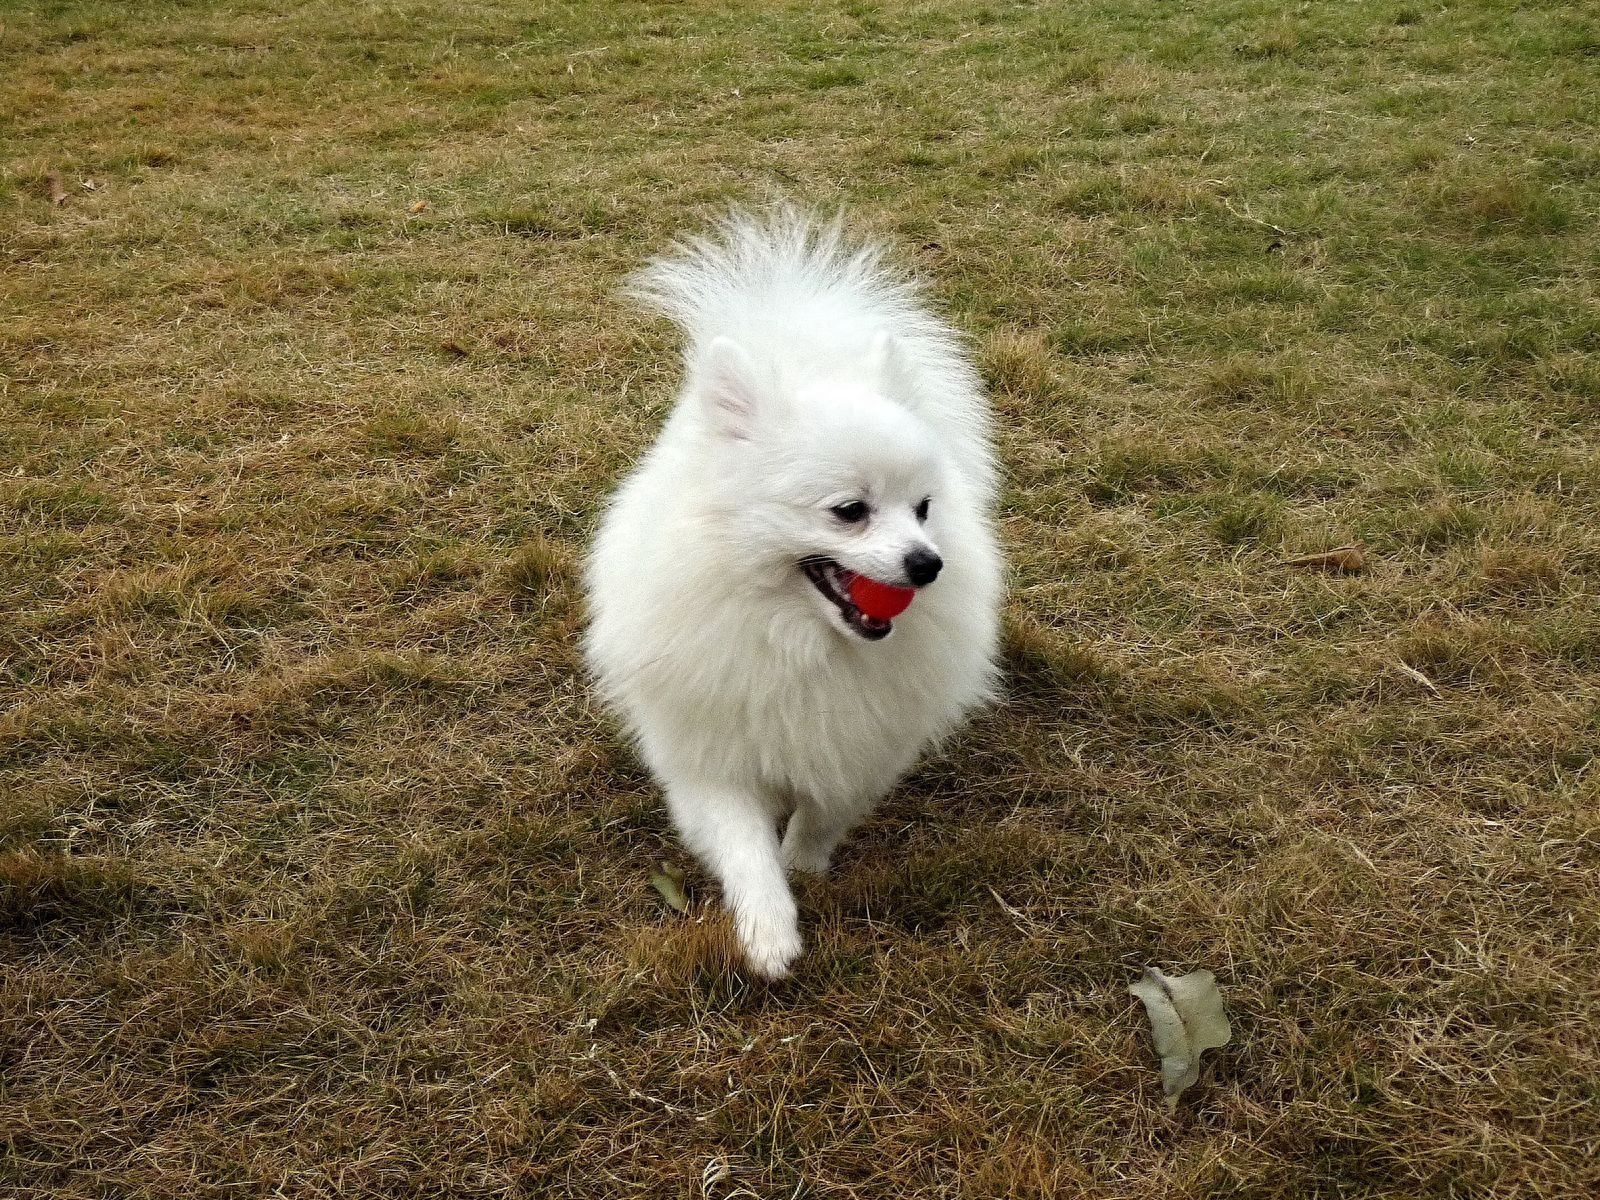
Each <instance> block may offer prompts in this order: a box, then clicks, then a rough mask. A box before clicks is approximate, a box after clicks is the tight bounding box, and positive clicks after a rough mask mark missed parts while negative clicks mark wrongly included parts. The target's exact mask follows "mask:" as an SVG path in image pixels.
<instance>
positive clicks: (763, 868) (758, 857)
mask: <svg viewBox="0 0 1600 1200" xmlns="http://www.w3.org/2000/svg"><path fill="white" fill-rule="evenodd" d="M667 806H668V807H669V808H670V809H671V810H672V818H673V820H674V821H675V822H676V823H677V826H678V832H679V834H681V835H682V837H683V840H684V842H685V843H687V844H688V847H689V849H690V850H691V851H693V852H694V854H695V856H696V857H697V858H699V859H700V861H701V862H703V863H704V864H705V865H706V867H707V868H708V869H709V870H710V871H711V873H712V874H713V875H715V876H716V877H717V879H718V880H719V881H721V883H722V898H723V903H725V904H726V905H727V906H728V907H729V908H731V909H732V910H733V919H734V926H735V928H736V929H737V930H738V931H739V945H740V947H741V948H742V949H743V950H744V953H745V957H746V958H747V959H749V961H750V966H751V967H752V968H753V969H754V970H756V971H758V972H759V973H761V974H762V975H765V976H767V977H768V978H770V979H781V978H782V977H783V976H785V975H787V974H788V973H789V964H790V963H792V962H794V960H795V959H796V958H797V957H799V955H800V929H799V925H798V922H797V919H796V917H797V915H796V912H795V904H794V897H793V896H792V895H791V894H790V892H789V883H788V880H786V879H785V878H784V875H783V861H782V859H781V858H780V857H779V850H778V830H777V822H776V820H775V819H774V817H773V815H772V812H771V810H770V809H769V808H768V806H767V805H766V804H764V803H763V802H762V800H761V798H760V797H759V796H754V795H751V794H749V793H747V792H742V791H739V790H738V789H735V788H728V787H719V786H715V785H706V784H695V785H684V784H670V785H668V788H667Z"/></svg>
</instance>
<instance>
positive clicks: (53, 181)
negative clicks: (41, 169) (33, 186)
mask: <svg viewBox="0 0 1600 1200" xmlns="http://www.w3.org/2000/svg"><path fill="white" fill-rule="evenodd" d="M44 185H45V187H47V188H49V189H50V203H51V204H54V205H55V206H56V207H57V208H60V207H61V206H62V205H63V204H65V203H66V202H67V189H66V188H64V187H63V186H62V185H61V172H60V171H46V172H45V173H44Z"/></svg>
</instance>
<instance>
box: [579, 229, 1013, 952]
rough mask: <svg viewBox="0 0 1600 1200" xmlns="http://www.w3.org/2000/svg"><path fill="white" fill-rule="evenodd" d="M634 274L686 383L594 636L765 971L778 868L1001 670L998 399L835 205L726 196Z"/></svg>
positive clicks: (628, 505)
mask: <svg viewBox="0 0 1600 1200" xmlns="http://www.w3.org/2000/svg"><path fill="white" fill-rule="evenodd" d="M631 294H632V295H633V296H634V297H635V298H636V299H638V300H641V301H643V302H644V303H645V304H646V305H648V306H649V307H651V308H653V309H655V310H656V311H658V312H661V313H663V314H665V315H666V316H667V317H669V318H671V319H672V320H673V321H674V322H675V323H676V324H677V325H678V326H679V327H680V328H681V329H682V331H683V334H684V337H685V342H686V346H685V354H684V382H683V385H682V390H681V392H680V394H679V397H678V400H677V402H676V404H675V406H674V408H673V410H672V413H671V416H670V417H669V418H668V419H667V421H666V423H665V425H664V427H663V428H662V431H661V434H660V436H659V437H658V439H657V440H656V442H655V445H654V446H653V447H652V448H651V450H650V451H649V452H648V453H647V454H646V455H645V456H644V458H643V459H642V460H641V461H640V462H639V464H638V465H637V467H636V468H635V469H634V471H633V473H632V474H631V475H630V476H629V477H628V479H627V480H626V482H624V483H623V484H622V486H621V488H620V489H619V490H618V491H617V493H616V495H615V496H614V497H613V499H612V502H611V504H610V507H609V509H608V510H607V512H606V515H605V517H604V520H603V521H602V523H601V526H600V530H599V533H598V535H597V537H596V539H595V542H594V545H593V548H592V551H591V553H590V556H589V559H588V564H587V572H586V583H587V591H588V602H589V626H588V629H587V633H586V638H585V650H586V654H587V658H588V662H589V665H590V668H591V670H592V671H593V674H594V677H595V679H596V681H597V682H598V685H599V690H600V693H601V695H602V696H603V697H604V698H605V700H606V701H607V703H608V704H609V705H610V706H611V707H612V708H613V709H614V710H615V711H616V712H617V714H618V715H619V716H620V717H621V719H622V721H623V722H624V724H625V725H626V727H627V729H628V732H629V733H630V734H631V735H632V737H633V739H634V740H635V742H636V744H637V746H638V749H639V752H640V754H641V755H642V757H643V758H644V761H645V763H646V764H647V765H648V766H649V768H650V769H651V771H652V772H653V773H654V775H655V777H656V779H657V780H658V782H659V783H660V784H661V786H662V788H663V789H664V791H665V793H666V801H667V806H668V808H669V810H670V811H671V814H672V818H673V821H674V823H675V824H676V826H677V828H678V831H679V833H680V835H681V836H682V838H683V840H684V842H685V843H686V844H687V845H688V847H689V849H690V850H691V851H693V853H694V854H695V855H696V856H697V857H698V858H699V859H700V861H701V862H702V863H704V865H705V866H706V867H707V869H709V870H710V871H711V872H712V873H713V874H714V875H715V876H716V877H717V879H718V880H719V881H720V882H721V885H722V895H723V902H724V904H725V905H726V906H727V907H729V908H731V909H732V912H733V918H734V925H735V927H736V929H737V931H738V937H739V943H740V948H741V949H742V951H743V952H744V955H745V956H746V958H747V959H748V961H749V964H750V966H751V967H752V968H753V969H754V970H755V971H756V972H758V973H760V974H761V975H764V976H766V977H768V978H780V977H782V976H784V975H786V974H787V973H788V971H789V969H790V967H791V965H792V964H793V963H794V960H795V959H796V957H797V956H798V955H799V954H800V950H801V939H800V930H799V925H798V921H797V913H796V909H795V902H794V897H793V895H792V894H791V893H790V890H789V885H788V881H787V879H786V878H785V871H786V869H794V870H799V871H811V872H816V873H819V874H820V873H823V872H826V871H827V869H828V862H829V858H830V856H831V855H832V853H833V851H834V848H835V847H836V846H837V845H838V843H839V841H840V839H841V838H843V837H844V835H845V834H846V833H847V832H848V831H849V830H850V828H851V827H852V826H854V825H855V824H856V823H857V822H859V821H860V820H861V819H862V818H863V817H865V816H866V815H867V814H868V813H869V812H870V811H871V810H872V808H873V806H874V805H875V804H876V803H877V802H878V801H879V800H880V799H881V798H882V797H883V796H884V794H885V793H886V792H888V791H889V789H890V788H892V787H893V786H894V785H895V782H896V781H897V780H898V779H899V778H900V777H901V776H902V775H903V774H905V772H906V771H907V770H908V769H910V767H911V766H912V764H913V763H915V762H916V760H917V757H918V756H919V755H920V754H921V753H922V752H923V751H924V750H925V749H927V748H928V747H929V746H930V745H931V744H933V743H934V742H936V741H937V740H938V739H939V738H940V737H942V736H943V735H944V734H946V733H948V732H949V731H950V730H951V729H952V728H954V727H955V726H956V724H957V723H958V722H959V721H960V720H961V719H962V717H963V716H964V715H965V714H966V713H968V712H969V711H970V710H971V709H972V708H973V707H974V706H976V705H979V704H981V703H983V702H984V701H985V700H986V699H987V698H988V697H989V696H990V694H991V689H992V687H993V683H994V678H995V651H996V640H997V629H998V621H999V605H1000V599H1001V588H1002V562H1001V556H1000V551H999V548H998V546H997V544H996V540H995V535H994V529H993V524H992V515H991V513H992V509H993V506H994V501H995V489H996V479H995V466H994V460H993V456H992V453H991V450H990V444H989V413H988V408H987V405H986V403H985V401H984V399H983V395H982V391H981V385H980V381H979V377H978V373H977V371H976V370H975V369H974V368H973V365H972V363H971V361H970V359H969V358H968V356H967V353H966V351H965V349H964V346H963V343H962V339H961V338H960V337H959V336H958V335H957V333H956V332H955V330H954V329H953V328H952V327H951V326H950V325H948V324H947V323H946V322H945V321H943V320H941V319H940V318H939V317H937V316H935V315H933V314H932V313H931V312H929V310H928V309H927V308H926V307H924V306H923V304H922V303H921V302H920V300H919V298H918V294H917V289H916V288H915V286H914V285H913V283H912V282H911V281H910V280H909V279H908V278H907V277H906V276H904V275H903V274H901V273H899V272H897V271H895V270H893V269H891V268H889V267H888V266H887V265H886V263H885V256H884V253H883V250H882V248H881V247H879V246H877V245H873V244H866V243H859V242H856V241H854V240H852V239H850V238H847V237H846V235H845V233H844V231H843V230H842V229H841V227H840V224H839V223H838V222H837V221H833V222H820V221H817V220H816V219H814V218H810V217H808V216H806V215H804V214H803V213H800V212H796V211H794V210H791V209H787V208H784V209H778V210H776V211H773V212H770V213H767V214H765V215H758V216H752V215H750V214H742V213H737V212H736V213H734V214H733V215H732V216H730V217H728V218H727V219H726V220H724V221H723V222H722V224H721V225H720V226H719V227H717V228H716V229H715V230H714V231H713V232H712V233H711V234H710V235H709V236H705V237H699V238H693V239H690V240H688V241H685V242H682V243H679V244H678V245H677V246H676V247H675V248H674V250H673V252H671V253H669V254H668V255H667V256H666V257H663V258H661V259H658V260H656V261H655V262H652V263H651V264H649V265H648V266H646V267H645V268H644V269H643V270H642V271H641V272H640V273H639V274H638V275H636V276H635V277H634V279H633V281H632V288H631ZM785 819H787V825H786V826H785V827H784V829H783V833H782V837H781V838H780V836H779V825H780V823H782V822H784V821H785Z"/></svg>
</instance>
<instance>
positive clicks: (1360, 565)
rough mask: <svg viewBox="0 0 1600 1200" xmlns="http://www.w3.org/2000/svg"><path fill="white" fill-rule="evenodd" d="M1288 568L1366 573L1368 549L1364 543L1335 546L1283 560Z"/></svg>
mask: <svg viewBox="0 0 1600 1200" xmlns="http://www.w3.org/2000/svg"><path fill="white" fill-rule="evenodd" d="M1283 565H1284V566H1286V567H1316V568H1318V569H1320V570H1323V571H1364V570H1366V569H1367V548H1366V545H1365V544H1364V543H1362V542H1351V543H1350V544H1349V545H1347V546H1335V547H1334V548H1333V549H1332V550H1322V551H1319V552H1318V553H1316V554H1302V555H1300V556H1299V557H1298V558H1286V559H1284V560H1283Z"/></svg>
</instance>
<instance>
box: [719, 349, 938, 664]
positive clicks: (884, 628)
mask: <svg viewBox="0 0 1600 1200" xmlns="http://www.w3.org/2000/svg"><path fill="white" fill-rule="evenodd" d="M852 366H853V369H850V370H841V371H840V372H839V373H838V374H837V376H830V377H829V378H828V379H827V380H826V382H817V381H808V382H804V383H790V382H788V381H786V380H785V379H783V378H782V377H781V374H780V373H779V372H777V371H776V370H774V369H772V368H769V367H763V366H762V365H759V364H758V363H757V361H756V360H755V359H754V358H753V357H752V356H751V355H750V354H749V353H748V352H747V351H746V350H745V349H744V347H743V346H741V345H740V344H739V343H737V342H735V341H733V340H731V339H728V338H717V339H715V340H714V341H713V342H711V344H710V345H709V346H708V347H707V349H706V352H705V355H704V357H703V358H702V360H701V362H700V364H699V365H698V370H697V371H696V372H695V374H694V382H693V385H692V387H691V391H692V394H693V396H694V397H695V400H696V402H697V410H698V411H697V416H698V419H699V423H700V427H701V430H702V434H703V437H704V438H705V440H706V442H707V444H708V448H710V449H712V450H713V451H714V470H715V473H716V486H717V488H718V492H719V497H718V501H719V505H720V506H721V507H722V510H723V512H724V513H725V514H726V515H727V517H728V518H729V523H728V524H729V528H730V529H732V530H734V531H735V533H734V538H735V540H736V543H737V544H735V545H730V546H729V547H728V550H729V552H730V553H731V554H734V555H737V556H738V557H739V558H740V559H741V561H742V562H744V563H746V564H748V565H749V566H752V567H757V568H758V569H761V570H763V571H765V572H768V573H770V575H771V576H772V577H773V579H774V581H775V582H777V583H778V584H779V586H782V587H784V588H789V587H792V588H793V589H795V590H796V591H797V592H798V593H801V594H804V595H805V596H807V597H809V599H808V601H807V602H808V603H812V604H814V605H815V606H816V611H817V612H818V613H819V614H820V615H821V616H822V617H823V618H824V619H825V620H827V621H828V622H829V623H830V624H832V625H833V626H834V627H835V628H836V629H838V630H839V631H840V632H841V633H843V634H846V635H847V636H851V637H859V638H864V639H866V640H869V641H876V640H878V639H880V638H884V637H887V636H888V635H889V633H890V632H891V630H892V629H893V622H892V620H891V619H889V618H888V617H885V616H873V615H870V614H869V613H868V612H865V611H863V608H862V606H861V604H858V603H857V600H858V599H861V597H862V595H863V592H862V590H861V589H862V586H863V585H862V584H860V583H858V581H857V577H858V576H865V577H866V579H868V580H875V581H877V582H878V583H879V584H882V585H887V586H888V587H889V588H891V589H893V588H923V587H927V586H929V585H931V584H933V582H934V581H935V580H936V579H937V578H938V575H939V572H940V570H941V568H942V567H943V565H944V560H943V558H942V557H941V554H940V550H939V545H938V542H937V540H936V533H937V531H938V528H939V525H940V522H939V504H940V494H941V492H944V491H945V490H946V488H947V481H948V472H949V464H948V463H947V461H946V458H945V455H944V453H943V452H942V450H941V448H940V445H939V442H938V439H937V438H936V436H935V435H934V432H933V430H932V429H931V428H930V427H929V426H928V424H927V423H926V422H924V421H923V420H922V419H921V418H920V417H919V416H918V415H917V414H916V412H915V411H914V396H915V387H914V381H913V380H912V379H911V378H910V376H909V372H908V369H907V366H906V364H905V362H904V361H903V355H902V353H901V351H900V349H899V347H898V345H897V343H896V342H895V341H894V339H893V338H892V337H890V336H889V335H888V334H884V333H880V334H878V335H877V336H876V337H874V338H873V340H872V343H871V345H870V347H869V349H868V350H867V352H866V354H865V355H864V356H863V357H862V359H861V361H860V362H858V363H855V364H852ZM708 482H709V481H708ZM881 592H882V589H879V593H880V594H881ZM863 603H865V601H863ZM866 606H867V607H868V608H872V607H874V606H873V605H872V604H870V603H868V604H867V605H866Z"/></svg>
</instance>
